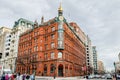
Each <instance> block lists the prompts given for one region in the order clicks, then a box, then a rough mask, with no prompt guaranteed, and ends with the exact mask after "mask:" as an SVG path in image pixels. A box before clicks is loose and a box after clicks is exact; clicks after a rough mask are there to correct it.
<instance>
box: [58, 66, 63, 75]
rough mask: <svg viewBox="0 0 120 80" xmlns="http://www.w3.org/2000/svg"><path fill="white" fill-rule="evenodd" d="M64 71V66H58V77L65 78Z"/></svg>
mask: <svg viewBox="0 0 120 80" xmlns="http://www.w3.org/2000/svg"><path fill="white" fill-rule="evenodd" d="M63 69H64V66H63V64H59V65H58V76H64V75H63Z"/></svg>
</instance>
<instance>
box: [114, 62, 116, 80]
mask: <svg viewBox="0 0 120 80" xmlns="http://www.w3.org/2000/svg"><path fill="white" fill-rule="evenodd" d="M114 67H115V78H116V80H117V71H116V64H115V62H114Z"/></svg>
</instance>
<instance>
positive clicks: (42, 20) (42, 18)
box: [41, 16, 44, 24]
mask: <svg viewBox="0 0 120 80" xmlns="http://www.w3.org/2000/svg"><path fill="white" fill-rule="evenodd" d="M43 22H44V16H42V17H41V24H43Z"/></svg>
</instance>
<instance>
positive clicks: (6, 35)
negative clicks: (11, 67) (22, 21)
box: [0, 27, 11, 68]
mask: <svg viewBox="0 0 120 80" xmlns="http://www.w3.org/2000/svg"><path fill="white" fill-rule="evenodd" d="M10 32H11V29H10V28H6V27H1V28H0V64H1V65H3V68H5V60H6V59H7V57H8V56H9V52H10V41H11V35H10Z"/></svg>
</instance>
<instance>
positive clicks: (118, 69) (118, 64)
mask: <svg viewBox="0 0 120 80" xmlns="http://www.w3.org/2000/svg"><path fill="white" fill-rule="evenodd" d="M115 66H116V72H117V73H120V61H119V62H115Z"/></svg>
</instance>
